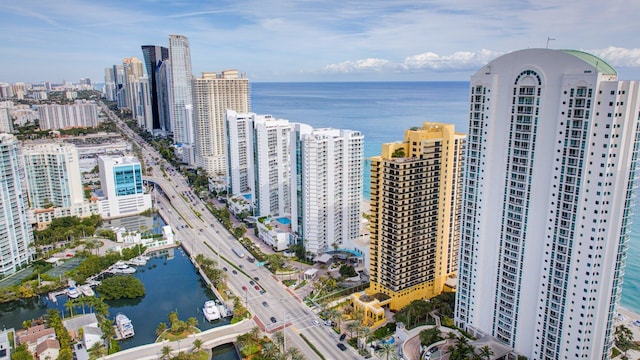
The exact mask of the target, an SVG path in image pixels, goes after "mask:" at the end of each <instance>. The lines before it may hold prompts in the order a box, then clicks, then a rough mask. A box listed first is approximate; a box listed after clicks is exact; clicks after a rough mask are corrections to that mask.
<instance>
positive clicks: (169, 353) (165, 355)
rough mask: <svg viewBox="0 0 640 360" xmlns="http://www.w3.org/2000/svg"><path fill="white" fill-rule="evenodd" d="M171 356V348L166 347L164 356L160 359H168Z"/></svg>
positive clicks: (163, 349) (163, 350) (163, 352)
mask: <svg viewBox="0 0 640 360" xmlns="http://www.w3.org/2000/svg"><path fill="white" fill-rule="evenodd" d="M170 356H171V347H170V346H168V345H167V346H164V347H163V348H162V356H161V357H160V358H161V359H168V358H169V357H170Z"/></svg>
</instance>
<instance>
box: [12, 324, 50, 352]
mask: <svg viewBox="0 0 640 360" xmlns="http://www.w3.org/2000/svg"><path fill="white" fill-rule="evenodd" d="M55 337H56V331H55V330H54V329H53V328H45V326H44V325H42V324H41V325H35V326H32V327H30V328H28V329H26V330H24V329H21V330H18V331H17V332H16V339H17V344H18V345H20V344H26V345H27V349H28V350H29V352H31V353H35V352H36V346H37V345H38V344H39V343H41V342H43V341H44V340H46V339H48V338H55Z"/></svg>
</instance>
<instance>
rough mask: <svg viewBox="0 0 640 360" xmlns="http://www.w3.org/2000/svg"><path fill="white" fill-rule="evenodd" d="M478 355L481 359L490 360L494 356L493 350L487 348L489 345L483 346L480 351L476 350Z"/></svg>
mask: <svg viewBox="0 0 640 360" xmlns="http://www.w3.org/2000/svg"><path fill="white" fill-rule="evenodd" d="M478 355H480V357H481V358H483V359H486V360H491V357H492V356H493V355H494V354H493V350H491V347H489V345H485V346H483V347H481V348H480V349H478Z"/></svg>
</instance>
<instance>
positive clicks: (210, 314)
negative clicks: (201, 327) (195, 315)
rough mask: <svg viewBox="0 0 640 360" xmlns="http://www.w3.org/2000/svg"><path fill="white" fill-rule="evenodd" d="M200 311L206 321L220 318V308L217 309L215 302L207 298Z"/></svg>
mask: <svg viewBox="0 0 640 360" xmlns="http://www.w3.org/2000/svg"><path fill="white" fill-rule="evenodd" d="M202 312H203V313H204V317H205V319H207V321H213V320H218V319H220V309H218V305H216V302H215V301H213V300H209V301H207V302H205V303H204V307H203V308H202Z"/></svg>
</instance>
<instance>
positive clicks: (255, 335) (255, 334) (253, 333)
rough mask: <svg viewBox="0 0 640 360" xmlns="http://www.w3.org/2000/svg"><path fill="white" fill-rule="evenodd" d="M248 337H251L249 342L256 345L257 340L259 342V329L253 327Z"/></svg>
mask: <svg viewBox="0 0 640 360" xmlns="http://www.w3.org/2000/svg"><path fill="white" fill-rule="evenodd" d="M249 336H250V337H251V340H253V342H254V343H257V342H258V340H260V328H259V327H257V326H254V327H253V328H252V329H251V331H249Z"/></svg>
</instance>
